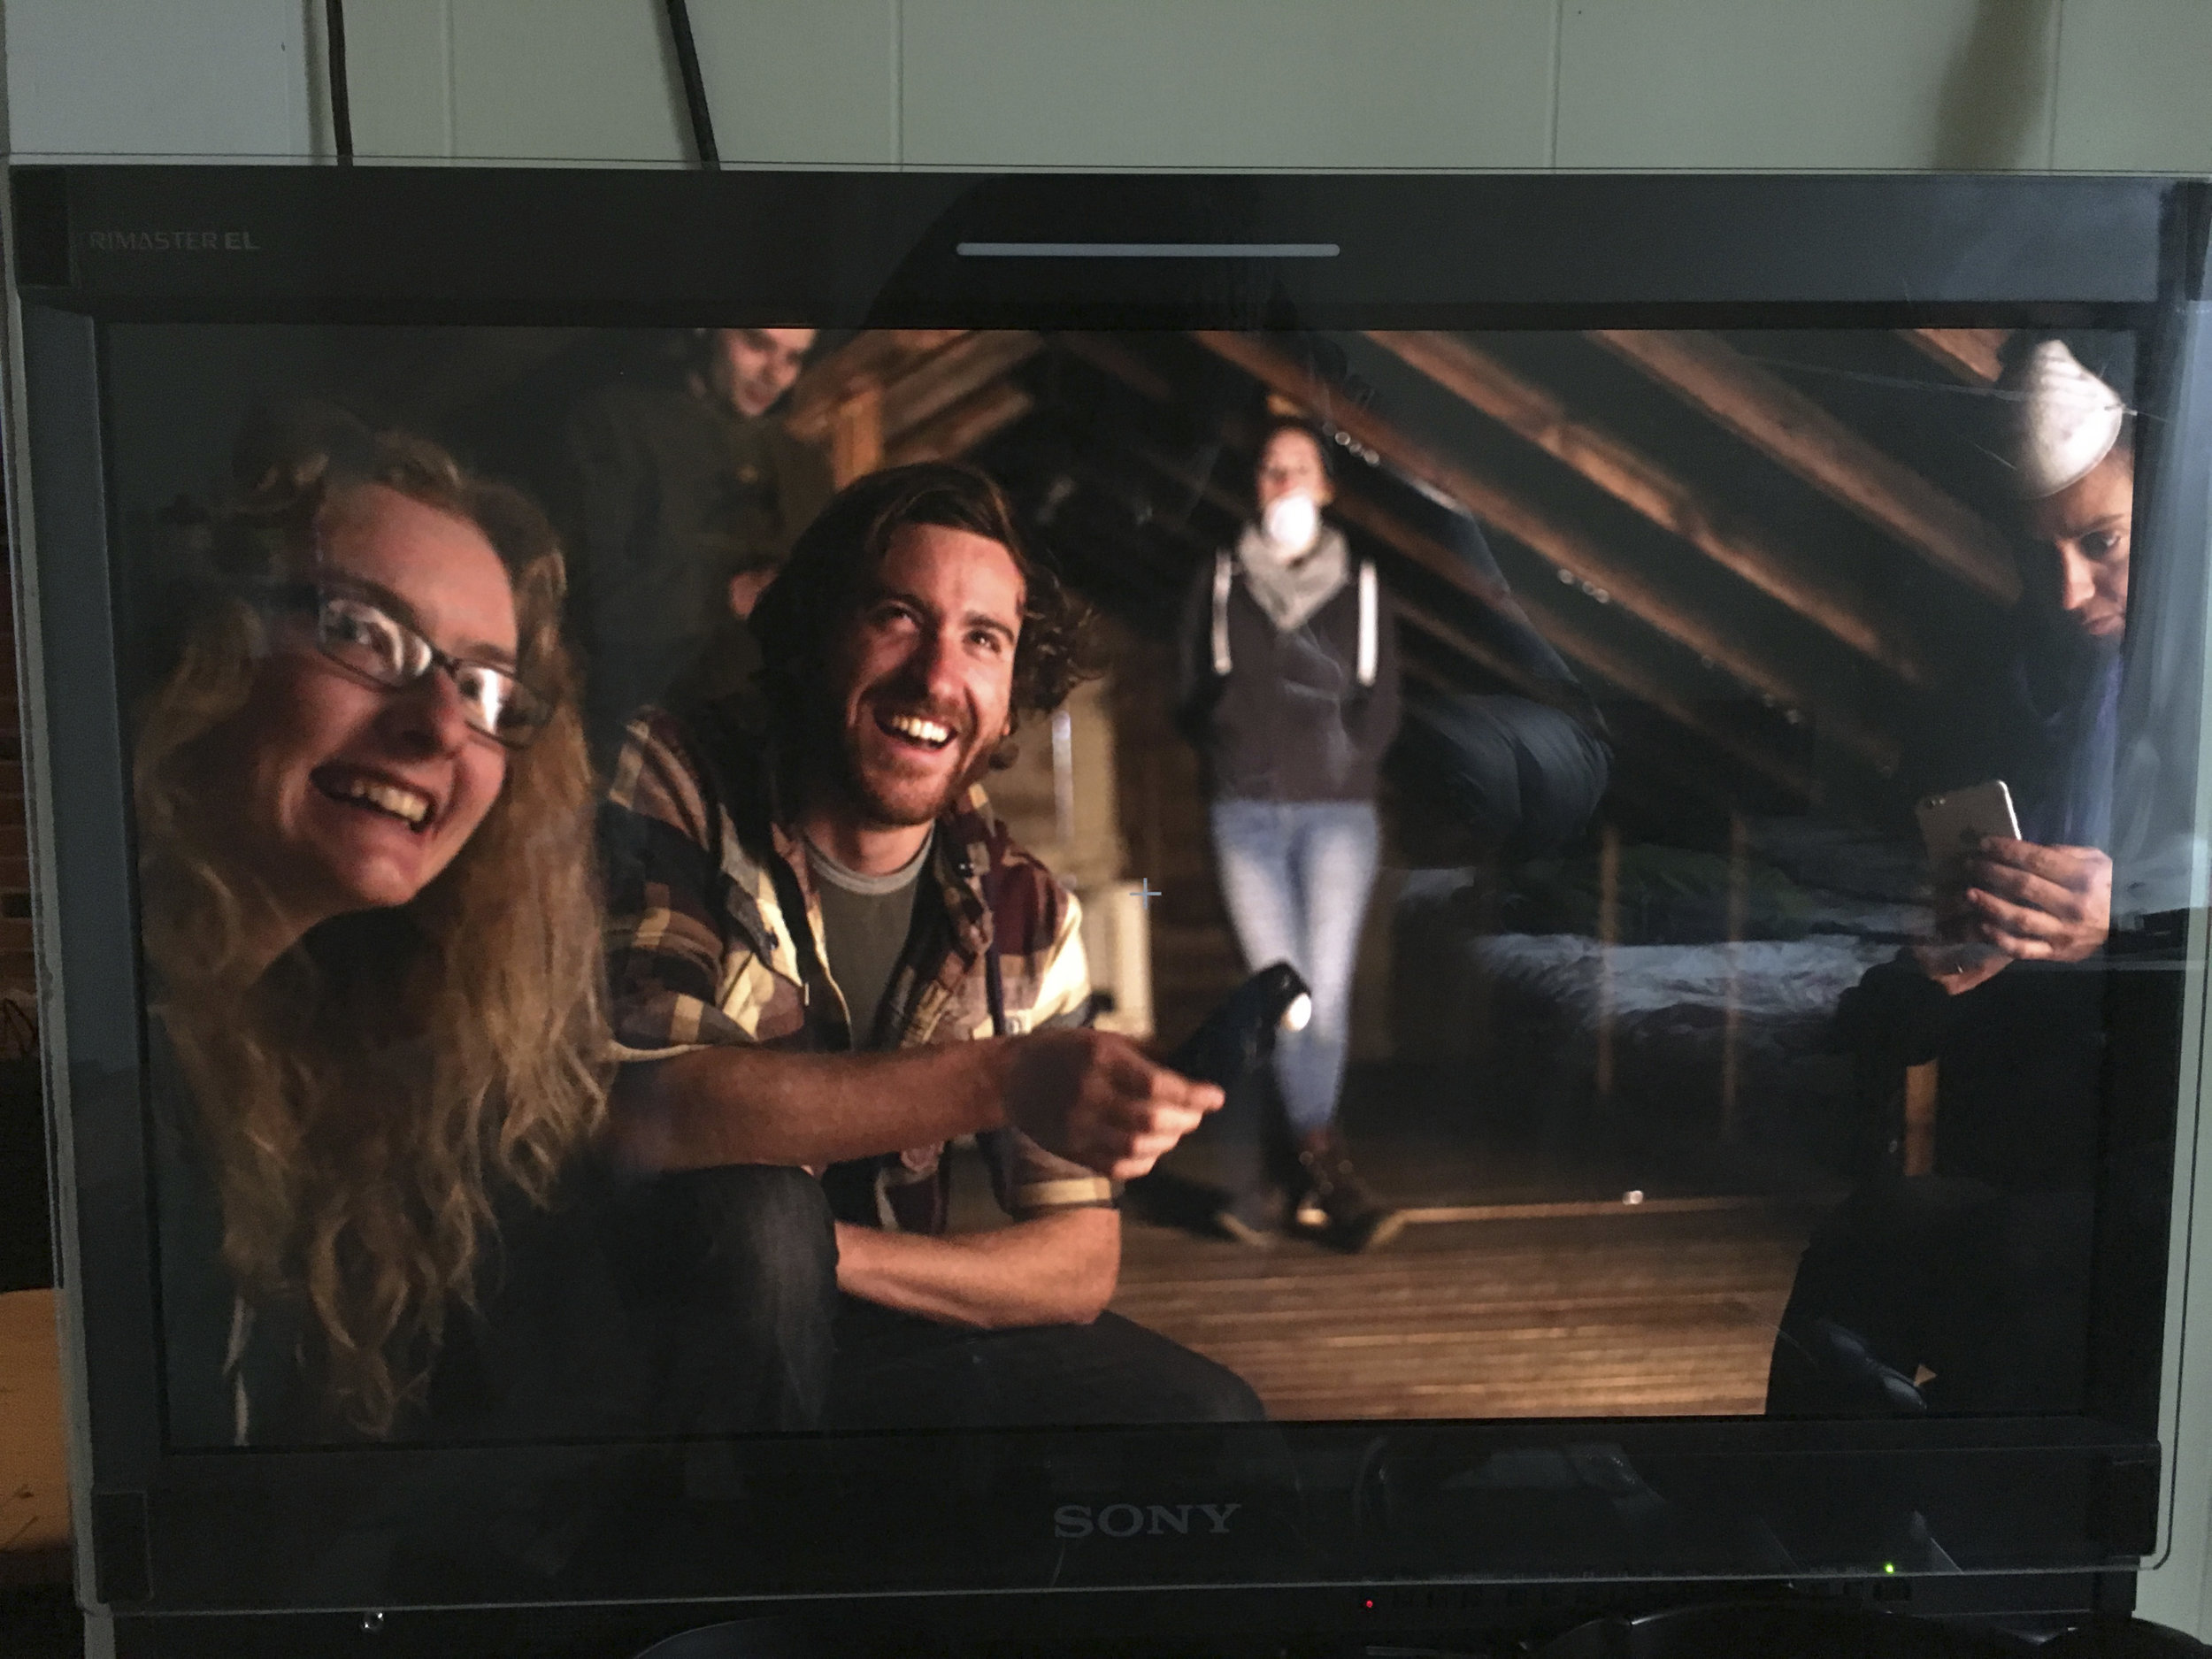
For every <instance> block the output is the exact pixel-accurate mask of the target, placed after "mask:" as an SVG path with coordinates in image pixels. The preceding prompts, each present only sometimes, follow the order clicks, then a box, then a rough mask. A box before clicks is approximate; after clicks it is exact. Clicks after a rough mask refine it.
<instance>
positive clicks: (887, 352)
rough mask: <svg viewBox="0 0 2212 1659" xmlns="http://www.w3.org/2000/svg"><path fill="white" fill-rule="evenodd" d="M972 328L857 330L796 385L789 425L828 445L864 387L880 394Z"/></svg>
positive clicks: (811, 366) (786, 421)
mask: <svg viewBox="0 0 2212 1659" xmlns="http://www.w3.org/2000/svg"><path fill="white" fill-rule="evenodd" d="M967 332H968V331H967V330H966V329H964V328H877V329H871V330H869V331H868V332H867V333H865V334H855V335H854V336H853V337H852V338H851V339H850V340H848V341H847V342H845V343H844V344H843V345H841V346H840V347H838V349H836V350H834V351H833V352H830V353H829V354H828V355H826V357H820V358H818V359H817V360H816V361H815V362H813V363H810V364H809V365H807V368H806V373H803V374H802V375H800V376H799V380H798V383H797V384H796V385H795V386H794V387H793V388H791V397H790V406H789V408H788V410H787V412H786V413H785V416H784V425H785V426H788V427H789V428H790V430H791V433H792V435H793V436H795V437H797V438H802V439H804V440H805V441H806V442H809V443H826V442H829V438H830V432H831V428H832V426H833V424H834V423H835V421H836V419H837V411H838V409H839V407H840V405H841V404H842V403H845V402H846V400H847V399H849V398H850V397H852V396H854V395H855V394H856V393H858V392H861V391H862V390H863V389H864V388H873V390H874V392H875V393H876V395H878V396H880V395H881V393H882V390H883V388H884V386H885V384H886V383H887V382H888V381H890V380H895V379H897V378H898V376H900V375H901V374H902V373H905V372H906V371H907V370H908V369H910V368H911V367H912V366H913V365H915V364H917V363H919V362H921V361H922V360H923V359H925V358H926V357H929V356H931V355H932V354H933V353H934V352H937V351H941V350H942V349H944V348H945V347H947V346H949V345H950V344H952V342H955V341H956V340H958V339H960V338H961V337H962V336H963V335H964V334H966V333H967Z"/></svg>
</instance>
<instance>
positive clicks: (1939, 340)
mask: <svg viewBox="0 0 2212 1659" xmlns="http://www.w3.org/2000/svg"><path fill="white" fill-rule="evenodd" d="M1897 332H1898V333H1899V334H1902V335H1903V336H1904V337H1905V343H1906V344H1907V345H1909V346H1910V347H1912V348H1913V349H1914V350H1916V351H1918V352H1921V353H1923V354H1924V355H1925V356H1927V357H1932V358H1934V359H1935V360H1936V361H1937V362H1938V363H1940V364H1941V365H1943V366H1944V367H1945V368H1947V369H1948V370H1950V371H1951V373H1954V374H1955V375H1957V376H1958V377H1959V379H1961V380H1964V381H1966V382H1967V383H1968V384H1970V385H1973V386H1994V385H1995V384H1996V383H1997V377H1998V376H1999V375H2000V374H2001V373H2003V372H2004V359H2003V357H2001V355H2000V354H2001V352H2002V351H2003V349H2004V344H2005V342H2006V341H2008V340H2009V339H2011V338H2012V330H2011V329H2009V328H1900V329H1899V330H1898V331H1897Z"/></svg>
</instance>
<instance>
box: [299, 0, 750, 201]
mask: <svg viewBox="0 0 2212 1659" xmlns="http://www.w3.org/2000/svg"><path fill="white" fill-rule="evenodd" d="M336 3H337V0H332V4H336ZM661 4H663V5H664V7H665V8H666V9H667V12H668V33H669V36H670V38H672V40H673V41H674V42H676V68H677V70H678V71H679V73H681V74H682V76H683V78H684V109H685V110H686V111H687V112H688V113H689V115H690V117H691V153H692V154H693V155H694V156H695V157H697V158H698V162H699V165H700V166H701V167H702V168H703V169H704V170H705V171H706V172H709V173H713V172H715V171H717V170H718V169H719V168H720V166H721V165H722V154H721V152H720V151H719V150H717V149H715V147H714V116H713V113H712V112H711V111H710V110H708V108H707V85H706V82H705V81H702V80H701V79H700V78H699V49H698V47H697V46H695V45H694V44H693V43H692V39H691V8H690V6H689V5H687V4H686V3H685V0H661Z"/></svg>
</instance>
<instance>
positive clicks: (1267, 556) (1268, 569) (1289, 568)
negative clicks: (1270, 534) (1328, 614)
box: [1237, 524, 1352, 634]
mask: <svg viewBox="0 0 2212 1659" xmlns="http://www.w3.org/2000/svg"><path fill="white" fill-rule="evenodd" d="M1237 563H1238V564H1239V565H1241V566H1242V567H1243V569H1244V580H1245V583H1246V585H1247V586H1248V587H1249V588H1251V590H1252V597H1253V598H1255V599H1256V600H1258V601H1259V605H1260V609H1261V610H1262V611H1265V612H1267V618H1268V620H1269V621H1271V622H1272V623H1273V624H1274V625H1275V626H1276V628H1277V630H1278V631H1279V632H1280V633H1284V634H1287V633H1289V632H1290V631H1291V630H1292V629H1293V628H1294V627H1297V626H1299V625H1300V624H1302V623H1303V622H1304V621H1305V620H1306V618H1309V617H1310V616H1311V615H1313V613H1314V612H1315V611H1318V610H1320V609H1321V607H1322V606H1323V605H1325V604H1327V603H1329V601H1330V600H1332V599H1333V598H1334V597H1336V594H1337V590H1338V589H1339V588H1342V587H1343V586H1344V584H1345V582H1346V581H1347V580H1349V578H1350V575H1351V564H1352V561H1351V550H1350V549H1348V548H1347V547H1346V546H1345V543H1344V535H1343V533H1342V532H1341V531H1340V530H1339V529H1337V527H1336V526H1334V525H1330V524H1325V525H1323V526H1321V534H1319V535H1318V536H1317V537H1316V538H1315V539H1314V543H1313V545H1312V546H1311V547H1310V548H1308V549H1305V550H1304V551H1302V552H1299V553H1286V552H1285V551H1284V550H1283V549H1281V548H1279V547H1277V546H1276V545H1275V544H1274V543H1273V542H1272V541H1269V540H1268V539H1267V538H1266V537H1265V536H1263V535H1262V534H1260V528H1259V526H1257V525H1250V524H1248V525H1247V526H1244V534H1242V535H1241V536H1240V537H1239V538H1238V539H1237Z"/></svg>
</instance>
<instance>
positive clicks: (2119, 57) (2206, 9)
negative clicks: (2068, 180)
mask: <svg viewBox="0 0 2212 1659" xmlns="http://www.w3.org/2000/svg"><path fill="white" fill-rule="evenodd" d="M2053 158H2054V161H2055V165H2058V166H2061V167H2078V168H2083V169H2085V170H2087V171H2090V172H2094V173H2105V172H2131V171H2134V170H2137V169H2142V170H2146V171H2148V172H2154V173H2212V4H2206V0H2066V21H2065V34H2064V35H2063V36H2062V44H2061V50H2060V58H2059V75H2058V134H2057V142H2056V144H2055V147H2054V150H2053Z"/></svg>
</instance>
